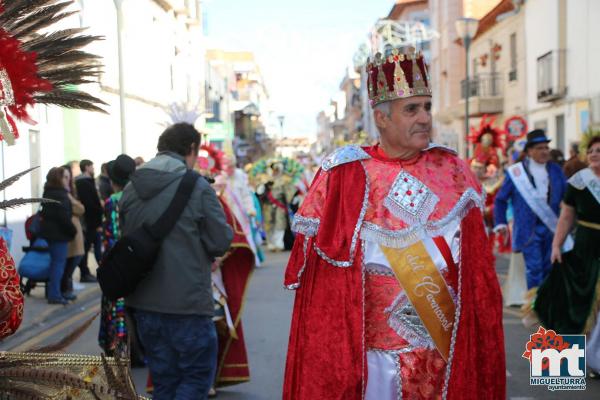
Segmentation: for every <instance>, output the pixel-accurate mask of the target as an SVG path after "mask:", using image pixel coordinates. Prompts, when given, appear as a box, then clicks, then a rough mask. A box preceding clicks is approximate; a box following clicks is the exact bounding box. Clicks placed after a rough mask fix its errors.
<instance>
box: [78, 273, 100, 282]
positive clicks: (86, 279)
mask: <svg viewBox="0 0 600 400" xmlns="http://www.w3.org/2000/svg"><path fill="white" fill-rule="evenodd" d="M79 282H81V283H95V282H98V280H97V279H96V277H95V276H94V275H92V274H85V275H83V276H82V277H81V279H80V280H79Z"/></svg>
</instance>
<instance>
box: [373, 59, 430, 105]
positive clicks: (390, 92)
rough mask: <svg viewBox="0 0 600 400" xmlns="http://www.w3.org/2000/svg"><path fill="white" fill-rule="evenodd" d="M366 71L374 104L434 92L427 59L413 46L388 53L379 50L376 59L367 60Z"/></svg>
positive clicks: (428, 94) (427, 94)
mask: <svg viewBox="0 0 600 400" xmlns="http://www.w3.org/2000/svg"><path fill="white" fill-rule="evenodd" d="M366 72H367V74H368V88H369V100H370V103H371V107H375V106H376V105H377V104H380V103H383V102H386V101H391V100H396V99H404V98H407V97H412V96H431V87H430V85H431V83H430V79H429V73H428V71H427V65H426V64H425V59H424V58H423V54H422V53H421V52H419V53H416V52H415V51H414V49H413V50H412V51H409V52H408V53H400V51H399V50H398V49H394V50H392V52H391V54H390V55H389V56H387V57H384V56H383V55H382V54H381V53H377V54H376V55H375V59H374V60H370V59H369V60H367V65H366Z"/></svg>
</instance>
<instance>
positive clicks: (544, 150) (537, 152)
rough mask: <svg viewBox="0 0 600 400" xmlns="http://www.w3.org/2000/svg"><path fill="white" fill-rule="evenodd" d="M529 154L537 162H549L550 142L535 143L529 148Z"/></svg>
mask: <svg viewBox="0 0 600 400" xmlns="http://www.w3.org/2000/svg"><path fill="white" fill-rule="evenodd" d="M527 155H528V156H529V157H530V158H531V159H532V160H533V161H535V162H537V163H540V164H544V163H547V162H548V161H550V146H548V143H538V144H534V145H533V146H531V147H529V148H528V149H527Z"/></svg>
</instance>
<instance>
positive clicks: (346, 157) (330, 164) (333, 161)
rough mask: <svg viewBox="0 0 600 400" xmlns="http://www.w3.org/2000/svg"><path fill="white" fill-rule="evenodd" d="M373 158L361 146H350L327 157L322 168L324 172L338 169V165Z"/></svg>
mask: <svg viewBox="0 0 600 400" xmlns="http://www.w3.org/2000/svg"><path fill="white" fill-rule="evenodd" d="M369 158H371V156H370V155H368V154H367V152H366V151H364V150H363V149H362V148H361V147H360V146H357V145H354V144H352V145H348V146H344V147H341V148H339V149H337V150H335V151H334V152H333V153H331V154H330V155H328V156H327V157H325V159H324V160H323V163H322V165H321V168H322V169H323V171H329V170H330V169H332V168H334V167H337V166H338V165H342V164H346V163H349V162H352V161H359V160H366V159H369Z"/></svg>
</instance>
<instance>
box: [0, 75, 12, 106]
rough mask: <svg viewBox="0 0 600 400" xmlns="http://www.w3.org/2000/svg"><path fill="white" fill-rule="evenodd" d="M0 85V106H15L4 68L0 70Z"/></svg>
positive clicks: (10, 85)
mask: <svg viewBox="0 0 600 400" xmlns="http://www.w3.org/2000/svg"><path fill="white" fill-rule="evenodd" d="M0 85H1V86H2V87H1V88H0V89H2V95H3V96H2V98H1V99H0V105H3V106H12V105H14V104H15V95H14V93H13V88H12V83H11V82H10V78H9V77H8V74H7V73H6V70H5V69H4V68H0Z"/></svg>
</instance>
